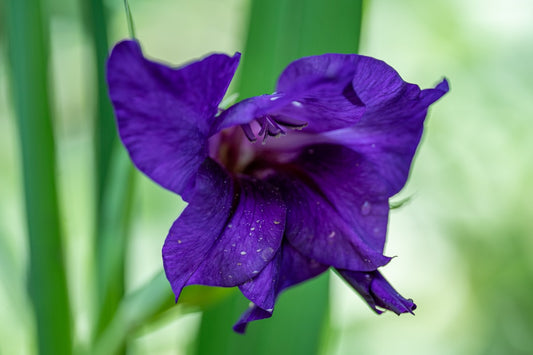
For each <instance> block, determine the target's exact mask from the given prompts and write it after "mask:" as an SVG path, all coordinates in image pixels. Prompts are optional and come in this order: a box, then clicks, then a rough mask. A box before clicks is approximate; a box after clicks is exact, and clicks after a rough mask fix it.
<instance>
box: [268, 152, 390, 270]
mask: <svg viewBox="0 0 533 355" xmlns="http://www.w3.org/2000/svg"><path fill="white" fill-rule="evenodd" d="M292 163H293V165H291V168H292V171H291V170H289V169H286V175H285V177H283V178H279V181H278V182H277V183H278V185H279V186H280V187H281V191H282V193H283V196H284V198H285V201H286V203H287V226H286V230H285V236H286V238H287V240H288V241H289V242H290V243H291V244H292V245H293V246H294V247H295V248H297V249H298V250H299V251H300V252H302V253H303V254H305V255H307V256H308V257H310V258H313V259H315V260H317V261H319V262H320V263H322V264H326V265H331V266H334V267H338V268H344V269H351V270H359V271H370V270H375V269H376V268H378V267H380V266H383V265H385V264H387V263H388V261H389V260H390V258H389V257H386V256H384V255H383V254H382V252H383V244H384V241H385V235H386V230H387V219H388V211H389V206H388V195H387V188H386V185H385V184H384V183H383V181H381V180H380V179H379V176H377V178H376V174H375V172H374V170H373V166H372V164H369V163H368V162H367V161H365V160H364V159H363V158H362V157H361V155H359V154H357V153H355V152H353V151H352V150H350V149H348V148H345V147H342V146H336V145H328V144H321V145H314V146H309V148H308V149H307V150H306V151H304V152H303V153H302V154H301V155H300V156H299V157H298V158H297V159H296V160H295V161H293V162H292ZM341 265H342V266H341Z"/></svg>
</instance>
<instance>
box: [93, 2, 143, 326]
mask: <svg viewBox="0 0 533 355" xmlns="http://www.w3.org/2000/svg"><path fill="white" fill-rule="evenodd" d="M84 6H85V8H84V10H85V11H84V14H85V17H86V21H85V22H86V24H87V31H88V33H89V35H90V38H91V40H92V45H93V53H94V63H95V69H96V70H95V72H96V75H97V78H96V79H97V81H96V83H97V85H96V91H95V93H96V114H95V123H94V135H93V137H94V139H93V142H94V149H95V182H96V197H97V198H96V214H95V215H96V232H95V233H96V239H95V258H96V262H95V266H96V276H97V287H96V289H97V300H98V315H97V324H96V329H95V333H96V334H95V335H98V334H99V333H100V332H101V331H102V330H103V329H104V328H105V327H106V326H107V325H108V324H109V322H110V321H111V319H112V317H113V315H114V313H115V311H116V310H117V307H118V305H119V303H120V301H121V300H122V297H123V295H124V262H125V253H126V250H127V244H128V237H127V236H128V226H129V216H130V210H131V198H132V194H133V176H134V175H133V167H132V166H131V163H130V161H129V159H128V156H127V154H126V152H125V151H124V148H123V147H122V146H121V145H120V143H119V140H118V136H117V131H116V127H115V118H114V114H113V109H112V107H111V102H110V100H109V97H108V93H107V84H106V79H105V75H106V73H105V65H106V61H107V57H108V46H109V45H108V38H107V16H106V11H105V10H106V8H105V4H104V2H103V1H102V0H90V1H88V2H84Z"/></svg>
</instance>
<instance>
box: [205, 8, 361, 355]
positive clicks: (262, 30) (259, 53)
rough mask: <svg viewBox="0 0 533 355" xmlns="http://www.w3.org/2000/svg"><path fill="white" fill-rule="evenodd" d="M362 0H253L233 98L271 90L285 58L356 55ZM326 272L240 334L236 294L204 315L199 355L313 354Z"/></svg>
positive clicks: (322, 321)
mask: <svg viewBox="0 0 533 355" xmlns="http://www.w3.org/2000/svg"><path fill="white" fill-rule="evenodd" d="M361 12H362V0H330V1H324V0H269V1H265V0H252V7H251V13H250V18H249V27H248V37H247V41H246V49H245V51H244V55H243V62H242V64H241V78H242V80H241V82H240V86H239V90H238V91H239V93H240V96H241V97H243V98H244V97H248V96H254V95H260V94H265V93H270V92H272V91H274V86H275V81H276V78H277V77H278V75H279V74H280V73H281V71H282V70H283V68H285V66H286V65H287V64H289V63H290V62H291V61H293V60H295V59H297V58H299V57H302V56H308V55H317V54H323V53H327V52H336V53H356V52H357V50H358V47H359V36H360V30H361V17H362V16H361ZM328 281H329V277H328V274H327V273H326V274H325V275H322V276H321V277H319V278H318V279H315V280H313V281H308V282H306V283H305V284H303V285H301V286H297V287H295V288H293V289H290V290H288V291H287V292H286V293H284V294H282V295H281V297H280V299H279V302H278V303H277V304H276V310H275V313H274V316H273V317H272V319H269V320H263V321H259V322H256V323H252V324H250V325H249V327H248V330H247V334H246V335H245V336H244V337H242V336H239V335H235V334H232V333H231V328H230V326H231V324H232V322H234V321H236V320H237V319H238V317H239V314H240V313H241V312H243V311H244V310H245V309H246V302H244V300H243V299H242V297H241V298H240V299H239V298H238V297H237V296H235V297H233V298H231V299H228V300H227V302H225V303H224V304H221V305H219V306H218V307H214V308H212V309H211V310H208V311H206V312H204V314H203V318H202V324H201V327H200V333H199V337H198V341H197V344H198V347H197V354H201V355H204V354H205V355H207V354H212V353H215V352H216V353H219V354H259V355H260V354H265V355H266V354H316V353H318V352H320V350H321V344H320V340H321V338H322V333H323V331H324V327H325V326H327V323H328V302H329V297H328V293H329V289H328Z"/></svg>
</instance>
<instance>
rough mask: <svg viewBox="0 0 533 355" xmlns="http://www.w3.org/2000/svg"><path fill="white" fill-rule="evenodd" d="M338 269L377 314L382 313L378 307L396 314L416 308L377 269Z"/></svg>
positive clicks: (410, 311) (411, 311)
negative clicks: (365, 270)
mask: <svg viewBox="0 0 533 355" xmlns="http://www.w3.org/2000/svg"><path fill="white" fill-rule="evenodd" d="M338 271H339V274H340V275H341V276H342V277H343V278H344V279H345V280H346V281H347V282H348V283H349V284H350V285H351V286H352V287H353V288H354V289H355V290H356V291H357V292H358V293H359V294H360V295H361V296H362V297H363V298H364V300H365V301H366V302H367V303H368V305H369V306H370V307H371V308H372V309H373V310H374V311H375V312H376V313H378V314H380V313H382V311H381V310H380V309H379V308H381V309H388V310H390V311H393V312H394V313H396V314H398V315H399V314H401V313H407V312H409V313H413V311H414V310H415V309H416V304H414V303H413V301H412V300H410V299H405V298H403V297H402V296H401V295H400V294H399V293H398V292H396V290H395V289H394V288H393V287H392V286H391V285H390V284H389V283H388V282H387V280H385V278H384V277H383V276H382V275H381V273H380V272H379V271H377V270H376V271H372V272H357V271H349V270H338ZM378 307H379V308H378Z"/></svg>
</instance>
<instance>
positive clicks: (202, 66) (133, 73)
mask: <svg viewBox="0 0 533 355" xmlns="http://www.w3.org/2000/svg"><path fill="white" fill-rule="evenodd" d="M238 60H239V55H238V54H237V55H235V56H234V57H233V58H231V57H228V56H226V55H221V54H214V55H211V56H209V57H207V58H205V59H203V60H201V61H198V62H194V63H192V64H189V65H187V66H184V67H182V68H177V69H174V68H170V67H168V66H166V65H163V64H160V63H156V62H153V61H150V60H148V59H146V58H144V56H143V54H142V51H141V48H140V46H139V44H138V43H137V42H136V41H123V42H120V43H118V44H117V45H116V46H115V47H114V49H113V51H112V53H111V56H110V58H109V61H108V63H107V81H108V86H109V95H110V98H111V101H112V103H113V106H114V109H115V114H116V117H117V125H118V130H119V134H120V137H121V139H122V142H123V143H124V145H125V146H126V148H127V149H128V152H129V154H130V156H131V159H132V161H133V162H134V164H135V165H136V166H137V167H138V168H139V170H141V171H143V172H144V173H145V174H147V175H148V176H149V177H150V178H151V179H153V180H154V181H155V182H157V183H158V184H160V185H161V186H163V187H165V188H167V189H169V190H172V191H174V192H176V193H178V194H181V195H184V198H185V199H188V197H190V196H188V193H189V192H191V191H192V190H193V189H192V187H193V186H194V179H195V176H194V175H195V174H196V171H197V169H198V167H199V166H200V164H201V163H202V162H203V160H204V159H205V158H206V157H207V148H206V139H207V135H208V133H209V131H210V129H211V125H212V124H213V120H214V116H215V114H216V113H217V110H218V104H219V103H220V101H221V99H222V97H223V96H224V93H225V92H226V89H227V87H228V85H229V82H230V81H231V78H232V77H233V74H234V72H235V69H236V67H237V64H238ZM189 195H190V194H189Z"/></svg>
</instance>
